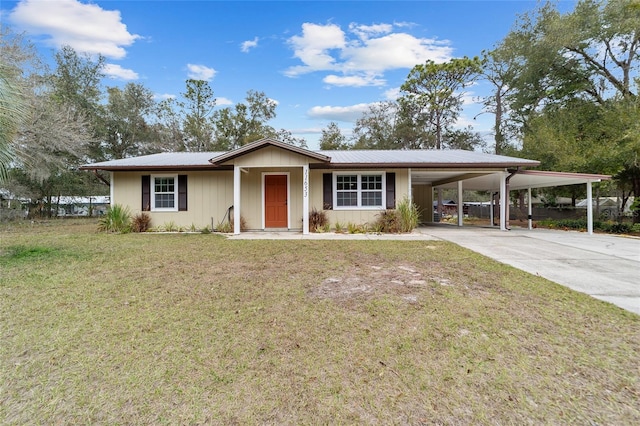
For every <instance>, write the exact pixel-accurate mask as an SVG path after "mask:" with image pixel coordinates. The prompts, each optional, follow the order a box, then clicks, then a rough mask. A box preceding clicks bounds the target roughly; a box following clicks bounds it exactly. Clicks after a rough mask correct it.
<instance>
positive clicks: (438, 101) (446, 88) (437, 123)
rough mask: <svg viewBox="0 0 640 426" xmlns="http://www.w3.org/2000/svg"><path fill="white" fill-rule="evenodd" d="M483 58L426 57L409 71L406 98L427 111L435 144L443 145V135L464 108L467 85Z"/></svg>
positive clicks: (405, 85) (469, 83) (477, 72)
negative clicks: (440, 59) (443, 59)
mask: <svg viewBox="0 0 640 426" xmlns="http://www.w3.org/2000/svg"><path fill="white" fill-rule="evenodd" d="M480 65H481V62H480V59H479V58H477V57H474V58H471V59H470V58H467V57H464V58H454V59H451V60H450V61H449V62H446V63H441V64H438V63H435V62H434V61H427V62H426V63H424V64H418V65H416V66H415V67H413V69H412V70H411V71H410V72H409V75H408V76H407V80H406V81H405V83H404V84H403V85H402V87H401V90H402V91H403V92H404V94H403V101H404V102H408V103H413V104H415V105H416V106H417V107H418V108H419V110H420V112H421V113H424V114H426V119H425V123H426V124H427V126H429V128H430V131H431V132H432V133H433V134H434V135H435V142H436V146H435V147H436V148H437V149H442V148H443V135H444V133H445V131H447V130H449V129H450V128H451V126H452V125H453V124H454V123H455V121H456V120H457V118H458V116H459V115H460V111H461V110H462V100H463V96H464V95H465V93H464V89H465V88H466V87H468V86H469V85H471V84H472V83H473V81H474V80H475V78H477V76H478V75H479V73H480V70H481V68H480Z"/></svg>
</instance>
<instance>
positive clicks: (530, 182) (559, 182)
mask: <svg viewBox="0 0 640 426" xmlns="http://www.w3.org/2000/svg"><path fill="white" fill-rule="evenodd" d="M423 174H424V175H431V176H433V173H428V172H422V171H418V172H415V173H412V178H413V179H414V180H418V181H419V180H420V176H422V175H423ZM439 177H440V179H438V180H433V181H432V182H428V183H431V184H432V185H433V186H434V187H435V188H446V189H452V188H456V186H457V182H458V181H459V180H463V188H464V189H468V190H476V191H490V190H494V189H495V190H497V189H498V188H500V174H498V173H486V174H483V173H467V174H451V173H442V174H441V175H440V176H439ZM608 179H611V176H608V175H600V174H589V173H566V172H553V171H544V170H519V171H518V172H517V173H516V174H515V175H513V176H512V177H511V178H510V179H509V189H511V190H521V189H528V188H547V187H553V186H563V185H577V184H586V183H587V182H600V181H603V180H608ZM424 183H426V182H424Z"/></svg>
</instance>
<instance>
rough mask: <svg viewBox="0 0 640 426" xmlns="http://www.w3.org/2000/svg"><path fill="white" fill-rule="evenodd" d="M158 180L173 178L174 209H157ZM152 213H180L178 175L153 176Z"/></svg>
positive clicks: (151, 189) (151, 190)
mask: <svg viewBox="0 0 640 426" xmlns="http://www.w3.org/2000/svg"><path fill="white" fill-rule="evenodd" d="M156 178H173V207H172V208H168V207H164V208H157V207H156ZM150 192H151V211H152V212H177V211H178V175H151V188H150Z"/></svg>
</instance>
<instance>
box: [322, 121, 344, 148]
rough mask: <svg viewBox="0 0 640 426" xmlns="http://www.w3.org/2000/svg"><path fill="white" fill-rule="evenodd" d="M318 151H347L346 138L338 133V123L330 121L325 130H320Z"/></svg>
mask: <svg viewBox="0 0 640 426" xmlns="http://www.w3.org/2000/svg"><path fill="white" fill-rule="evenodd" d="M320 149H322V150H327V151H333V150H344V149H349V144H348V143H347V138H346V137H345V136H344V135H343V134H342V132H341V131H340V127H338V123H336V122H334V121H332V122H331V123H329V125H327V128H326V129H322V136H321V137H320Z"/></svg>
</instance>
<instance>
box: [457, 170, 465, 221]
mask: <svg viewBox="0 0 640 426" xmlns="http://www.w3.org/2000/svg"><path fill="white" fill-rule="evenodd" d="M463 217H464V208H463V206H462V181H461V180H459V181H458V226H460V227H462V223H463V222H462V219H463Z"/></svg>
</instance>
